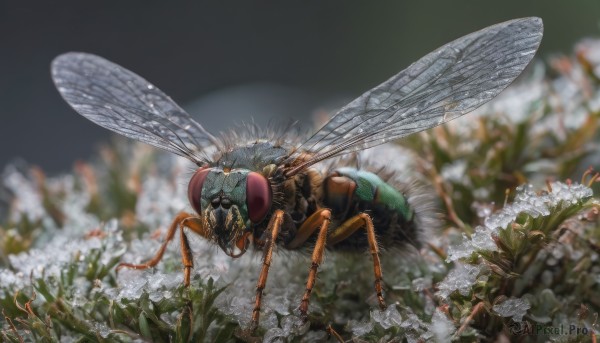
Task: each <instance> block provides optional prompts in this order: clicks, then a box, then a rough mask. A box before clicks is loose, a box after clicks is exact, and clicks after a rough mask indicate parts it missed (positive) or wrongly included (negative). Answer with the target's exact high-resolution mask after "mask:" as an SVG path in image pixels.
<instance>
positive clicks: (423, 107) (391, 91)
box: [287, 17, 543, 175]
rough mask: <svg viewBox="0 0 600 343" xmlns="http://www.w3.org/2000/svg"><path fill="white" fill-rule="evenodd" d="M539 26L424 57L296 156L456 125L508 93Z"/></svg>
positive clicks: (466, 40) (522, 23)
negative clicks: (302, 153) (467, 115)
mask: <svg viewBox="0 0 600 343" xmlns="http://www.w3.org/2000/svg"><path fill="white" fill-rule="evenodd" d="M542 34H543V25H542V20H541V19H540V18H535V17H531V18H522V19H516V20H511V21H507V22H504V23H500V24H497V25H493V26H490V27H487V28H485V29H483V30H480V31H477V32H473V33H471V34H469V35H466V36H464V37H461V38H459V39H457V40H455V41H453V42H450V43H448V44H446V45H444V46H442V47H441V48H439V49H437V50H435V51H433V52H431V53H429V54H428V55H426V56H425V57H423V58H421V59H420V60H418V61H417V62H415V63H413V64H412V65H411V66H409V67H408V68H406V69H405V70H403V71H401V72H400V73H398V74H397V75H395V76H393V77H392V78H390V79H389V80H387V81H386V82H384V83H382V84H381V85H379V86H377V87H375V88H373V89H371V90H370V91H368V92H366V93H364V94H363V95H361V96H360V97H359V98H357V99H355V100H354V101H352V102H351V103H349V104H348V105H346V106H345V107H344V108H342V109H341V110H340V111H339V112H337V113H336V114H335V116H334V117H333V118H332V119H331V120H330V121H329V122H328V123H327V124H325V126H323V127H322V128H321V129H320V130H319V131H317V132H316V133H315V134H314V135H313V136H312V137H311V138H310V139H308V140H307V141H306V142H305V143H303V144H302V146H301V147H300V148H299V149H298V153H301V152H303V151H308V152H310V153H312V154H313V156H312V158H310V159H309V160H308V161H305V162H302V163H301V164H299V165H296V166H295V167H292V169H290V170H289V171H288V172H287V174H288V175H293V174H295V173H297V172H298V171H300V170H303V169H305V168H307V167H308V166H310V165H312V164H314V163H317V162H319V161H322V160H324V159H327V158H330V157H333V156H339V155H342V154H345V153H348V152H353V151H358V150H362V149H367V148H370V147H373V146H376V145H379V144H383V143H386V142H389V141H391V140H395V139H398V138H401V137H404V136H407V135H410V134H412V133H415V132H419V131H422V130H426V129H429V128H432V127H434V126H437V125H440V124H442V123H444V122H446V121H448V120H451V119H455V118H457V117H460V116H462V115H464V114H466V113H468V112H470V111H472V110H474V109H476V108H477V107H479V106H481V105H483V104H484V103H486V102H488V101H489V100H491V99H492V98H494V97H495V96H496V95H498V93H500V92H501V91H502V90H503V89H504V88H506V87H507V86H508V85H509V84H510V83H511V82H512V81H513V80H514V79H515V78H516V77H517V76H519V74H521V72H522V71H523V69H525V67H526V66H527V64H529V62H530V61H531V59H532V58H533V56H534V54H535V52H536V51H537V48H538V46H539V44H540V42H541V39H542Z"/></svg>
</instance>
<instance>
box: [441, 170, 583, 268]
mask: <svg viewBox="0 0 600 343" xmlns="http://www.w3.org/2000/svg"><path fill="white" fill-rule="evenodd" d="M551 188H552V191H551V192H542V193H541V194H537V193H536V192H534V191H533V186H531V185H523V186H520V187H517V194H516V196H515V199H514V202H513V203H511V204H508V205H506V206H504V208H502V209H501V210H500V211H498V212H496V213H494V214H492V215H491V216H489V217H487V218H486V219H485V221H484V225H480V226H478V227H476V228H475V232H474V233H473V234H472V235H471V237H470V238H469V237H467V236H466V235H464V234H463V239H462V241H461V242H460V243H459V244H454V245H450V246H449V247H448V259H447V261H448V262H451V261H456V260H458V259H460V258H464V257H469V256H471V254H473V253H475V252H477V251H481V250H486V251H496V250H497V246H496V244H495V243H494V240H493V236H495V235H497V234H498V230H499V229H505V228H507V227H508V226H509V225H510V224H511V223H512V222H514V221H515V220H516V219H517V216H518V215H519V214H521V213H525V214H528V215H530V216H532V217H533V218H537V217H539V216H548V215H550V213H551V212H552V211H553V210H555V209H556V208H557V207H559V206H560V207H566V206H571V205H574V204H577V203H580V202H583V201H585V200H586V199H588V198H589V197H591V196H592V195H593V193H592V189H591V188H589V187H587V186H584V185H580V184H570V185H569V184H566V183H562V182H552V183H551Z"/></svg>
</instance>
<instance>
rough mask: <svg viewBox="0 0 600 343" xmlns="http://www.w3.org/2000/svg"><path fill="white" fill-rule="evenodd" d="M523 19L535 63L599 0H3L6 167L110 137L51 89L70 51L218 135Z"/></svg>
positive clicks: (579, 29) (0, 53)
mask: <svg viewBox="0 0 600 343" xmlns="http://www.w3.org/2000/svg"><path fill="white" fill-rule="evenodd" d="M524 16H539V17H542V18H543V20H544V24H545V37H544V40H543V42H542V47H541V50H540V54H539V55H538V58H539V57H541V58H544V57H547V56H548V54H550V53H560V52H564V53H568V52H570V51H571V47H572V45H573V44H574V43H575V42H576V41H577V40H578V39H580V38H582V37H584V36H598V35H599V33H600V29H599V23H600V2H599V1H595V0H580V1H573V2H568V1H564V0H562V1H561V0H553V1H548V0H536V1H518V0H512V1H476V0H472V1H465V0H460V1H458V0H454V1H419V2H417V1H411V2H406V3H404V2H400V1H393V2H392V1H387V2H367V1H364V2H358V1H356V2H354V1H327V2H319V1H313V2H305V1H302V2H301V1H284V2H274V1H273V2H272V1H247V2H242V1H224V2H219V3H217V2H211V3H210V4H202V3H199V2H196V1H187V2H185V3H183V2H181V3H178V2H166V1H163V2H159V1H141V0H132V1H93V2H92V1H61V2H50V1H38V2H37V3H35V2H33V1H16V0H15V1H5V0H0V170H1V169H2V168H4V166H5V165H6V164H7V163H9V162H10V161H13V160H14V159H15V158H17V157H21V158H24V159H25V160H26V161H28V162H30V163H32V164H36V165H39V166H41V167H42V168H44V169H45V170H46V171H47V172H49V173H51V174H54V173H58V172H62V171H67V170H69V169H70V168H71V165H72V163H73V162H74V161H75V160H77V159H88V158H89V157H90V156H91V155H92V154H93V153H94V151H95V150H96V149H97V146H98V144H99V143H101V142H103V141H106V140H107V139H108V137H109V135H110V133H109V131H107V130H104V129H102V128H100V127H98V126H96V125H94V124H92V123H91V122H89V121H87V120H86V119H84V118H83V117H80V116H78V115H77V114H75V112H74V111H73V110H71V109H70V108H69V107H68V106H67V105H66V103H64V102H63V100H62V99H61V98H60V96H59V95H58V93H57V92H56V90H55V89H54V86H53V84H52V81H51V79H50V76H49V63H50V61H51V60H52V59H53V58H54V57H55V56H56V55H58V54H60V53H63V52H66V51H86V52H92V53H96V54H99V55H101V56H104V57H106V58H108V59H109V60H112V61H114V62H117V63H119V64H121V65H123V66H125V67H127V68H128V69H131V70H133V71H135V72H136V73H138V74H140V75H142V76H143V77H145V78H146V79H148V80H149V81H151V82H152V83H154V84H155V85H157V86H158V87H159V88H161V89H162V90H163V91H165V92H166V93H167V94H169V95H170V96H171V97H173V98H174V99H175V100H176V101H177V102H178V103H180V104H182V105H183V106H184V107H185V108H186V109H188V110H189V111H190V112H192V114H193V115H195V116H196V117H197V118H199V120H200V122H201V123H202V124H203V125H204V126H205V127H207V128H208V129H210V130H216V131H218V130H223V129H225V128H227V127H230V126H231V125H233V124H235V123H236V122H240V121H250V120H251V118H255V119H256V121H257V122H259V123H264V122H266V121H267V120H268V119H269V118H271V119H273V120H278V119H280V120H283V121H285V120H286V118H290V117H293V118H297V119H300V120H304V121H309V120H310V116H311V115H312V114H313V113H314V112H315V111H318V110H319V109H325V110H330V109H332V108H334V107H335V106H339V105H343V104H344V101H345V100H352V98H354V97H356V96H358V95H360V94H361V93H362V92H363V91H366V90H367V89H369V88H371V87H373V86H375V85H377V84H378V83H380V82H382V81H384V80H385V79H387V78H388V77H390V76H391V75H393V74H395V73H396V72H398V71H400V70H401V69H404V68H405V67H406V66H408V65H409V64H410V63H411V62H413V61H415V60H416V59H418V58H419V57H421V56H423V55H425V54H426V53H428V52H429V51H431V50H433V49H435V48H437V47H438V46H440V45H442V44H444V43H446V42H448V41H450V40H453V39H455V38H458V37H460V36H462V35H464V34H467V33H470V32H472V31H475V30H478V29H481V28H483V27H486V26H488V25H492V24H495V23H498V22H501V21H504V20H508V19H513V18H518V17H524Z"/></svg>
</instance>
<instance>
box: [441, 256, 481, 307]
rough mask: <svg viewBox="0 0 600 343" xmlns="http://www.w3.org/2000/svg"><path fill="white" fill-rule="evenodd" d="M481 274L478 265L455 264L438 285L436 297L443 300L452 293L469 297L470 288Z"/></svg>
mask: <svg viewBox="0 0 600 343" xmlns="http://www.w3.org/2000/svg"><path fill="white" fill-rule="evenodd" d="M482 272H483V270H482V267H481V266H479V265H470V264H457V265H456V267H455V268H454V269H452V270H451V271H450V273H448V275H447V276H446V278H445V279H444V280H442V282H440V283H439V284H438V291H437V295H438V296H440V297H442V298H444V299H446V298H448V296H449V295H450V294H452V292H454V291H458V292H460V294H462V295H464V296H467V295H469V292H470V291H471V287H472V286H473V284H475V282H477V280H478V277H479V276H480V274H482Z"/></svg>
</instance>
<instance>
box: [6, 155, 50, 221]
mask: <svg viewBox="0 0 600 343" xmlns="http://www.w3.org/2000/svg"><path fill="white" fill-rule="evenodd" d="M2 182H3V183H4V186H5V187H6V188H7V189H8V190H10V192H11V193H12V194H13V195H14V199H13V202H12V205H13V208H12V209H11V212H10V220H11V221H13V222H18V221H19V220H20V218H19V217H20V216H21V215H25V216H26V217H27V219H29V221H32V222H34V221H36V220H40V219H42V218H43V217H44V215H45V211H44V206H43V204H42V195H41V194H40V193H39V192H38V191H37V186H36V185H35V184H34V182H33V181H32V180H30V179H29V177H27V176H26V175H24V174H23V173H22V172H21V171H20V170H19V168H17V167H16V166H15V165H9V166H7V167H6V168H5V170H4V173H3V176H2Z"/></svg>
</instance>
